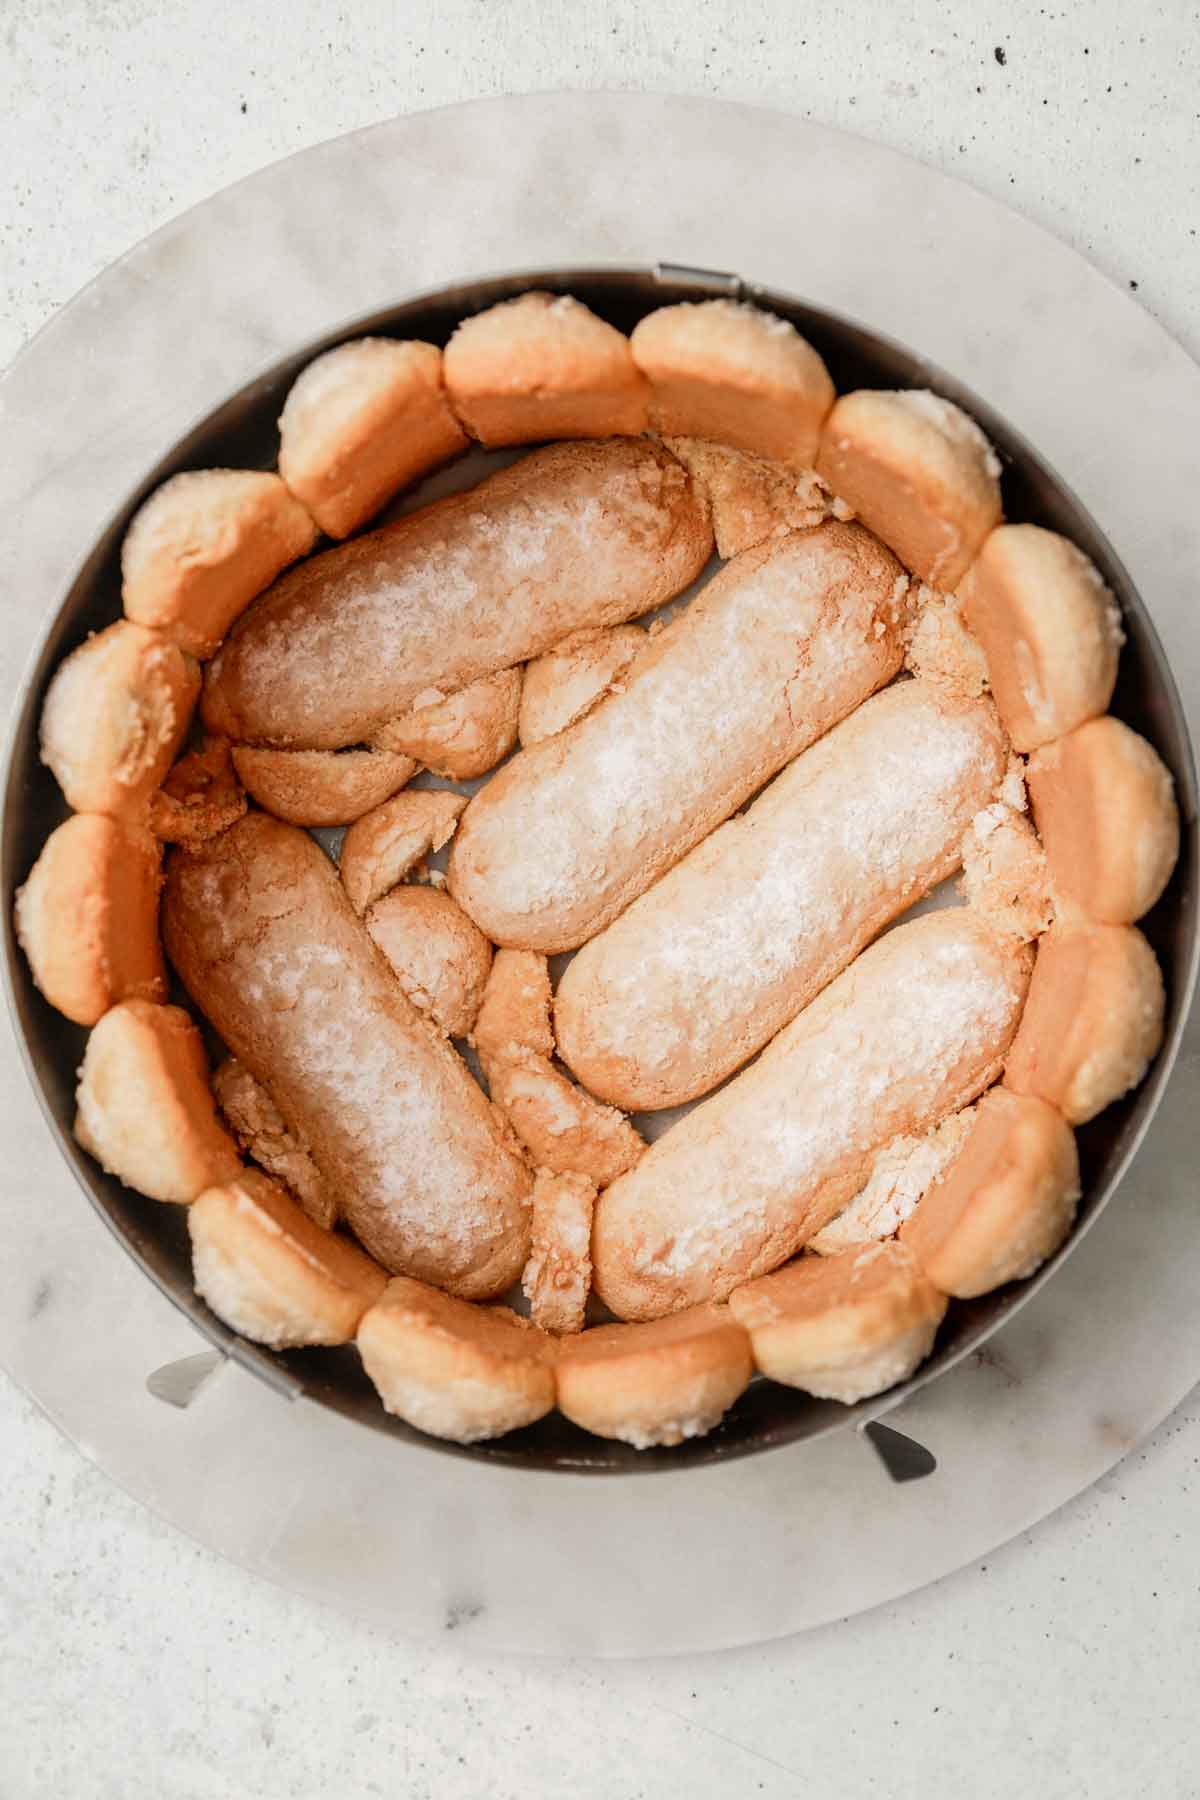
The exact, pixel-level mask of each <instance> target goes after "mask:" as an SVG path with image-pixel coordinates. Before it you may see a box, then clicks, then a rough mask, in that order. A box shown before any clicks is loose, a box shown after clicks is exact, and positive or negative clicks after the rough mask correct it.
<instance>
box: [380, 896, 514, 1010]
mask: <svg viewBox="0 0 1200 1800" xmlns="http://www.w3.org/2000/svg"><path fill="white" fill-rule="evenodd" d="M363 923H364V925H365V926H366V928H367V930H368V931H369V932H370V934H371V940H372V942H373V943H374V944H376V945H377V946H378V947H379V949H380V950H382V951H383V954H384V955H385V956H386V957H387V960H388V962H389V964H390V965H391V969H392V973H393V974H394V975H395V977H396V980H397V981H398V982H399V983H400V986H401V987H402V988H403V989H404V992H405V993H406V994H407V995H408V997H409V999H410V1000H411V1001H412V1003H413V1005H414V1006H415V1007H416V1009H417V1011H418V1012H421V1013H424V1014H425V1016H426V1017H427V1018H429V1019H432V1020H433V1023H434V1024H435V1025H436V1026H437V1028H438V1030H439V1031H440V1032H442V1033H443V1035H444V1036H446V1037H456V1038H457V1037H466V1035H467V1033H468V1032H469V1031H470V1030H471V1028H472V1026H473V1025H474V1023H475V1019H476V1016H477V1015H478V1012H479V1008H480V1004H481V1002H482V1000H483V990H484V987H485V985H486V983H487V978H488V970H489V969H490V968H491V966H492V946H491V945H490V944H489V943H488V941H487V939H486V938H485V937H484V935H483V933H482V931H480V929H479V927H478V926H477V925H473V924H472V923H471V921H470V919H468V917H467V915H466V913H465V912H464V911H463V910H462V907H461V906H459V905H458V904H457V902H456V901H454V900H452V899H451V898H450V896H449V894H443V893H439V891H438V889H437V888H432V887H415V886H413V887H407V886H400V887H394V888H393V889H392V890H391V892H390V893H387V894H385V895H384V896H383V898H382V900H377V901H376V902H375V904H374V906H372V907H371V908H370V909H369V910H368V912H367V913H366V916H365V917H364V919H363Z"/></svg>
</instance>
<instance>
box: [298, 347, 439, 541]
mask: <svg viewBox="0 0 1200 1800" xmlns="http://www.w3.org/2000/svg"><path fill="white" fill-rule="evenodd" d="M466 447H467V437H466V433H465V432H464V431H463V429H462V427H461V426H460V425H459V423H458V421H457V419H456V418H455V417H454V414H453V413H452V412H451V410H450V405H449V402H448V401H447V399H446V391H445V388H444V387H443V385H442V353H441V351H440V350H439V349H438V348H437V347H436V345H434V344H421V343H398V342H396V341H395V340H394V339H393V338H356V339H355V340H354V341H353V342H352V343H349V344H339V345H338V346H337V348H336V349H334V350H327V351H326V352H325V354H324V355H323V356H318V357H317V359H316V361H315V362H311V363H309V365H308V367H307V368H306V369H304V370H303V371H302V372H301V374H300V375H298V376H297V378H296V380H295V381H294V382H293V384H292V386H291V388H290V390H289V392H288V397H287V399H286V400H285V401H284V403H283V412H282V414H281V415H280V419H279V473H280V474H281V475H282V476H283V479H284V481H286V483H287V485H288V487H289V488H290V489H291V491H292V493H293V494H295V495H296V497H297V499H299V500H301V501H303V503H304V505H305V506H306V507H307V508H308V511H309V512H310V513H311V514H312V516H313V518H314V519H315V520H316V521H317V524H318V525H319V526H320V527H321V530H322V531H325V532H328V534H329V536H330V537H334V538H344V537H349V535H350V533H351V532H352V531H357V529H358V527H359V526H360V525H363V524H365V523H366V521H367V520H368V519H369V518H371V517H372V515H373V514H375V513H377V512H378V511H379V509H380V507H381V506H382V505H383V504H384V502H385V501H387V500H390V499H391V497H392V495H393V494H398V493H399V492H400V489H401V488H405V487H408V486H409V485H410V483H412V482H414V481H417V480H419V479H420V477H421V476H422V475H427V474H428V473H429V471H430V470H431V469H436V468H437V467H438V465H439V464H440V463H444V462H448V461H449V460H450V458H451V457H452V456H457V455H458V453H459V451H460V450H465V449H466Z"/></svg>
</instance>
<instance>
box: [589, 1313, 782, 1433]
mask: <svg viewBox="0 0 1200 1800" xmlns="http://www.w3.org/2000/svg"><path fill="white" fill-rule="evenodd" d="M753 1373H754V1365H753V1363H752V1362H751V1360H750V1344H749V1340H748V1339H747V1337H746V1333H745V1332H744V1331H743V1330H742V1328H741V1326H740V1325H739V1324H738V1323H737V1321H736V1320H735V1319H734V1318H733V1317H732V1316H731V1315H730V1312H729V1309H728V1307H725V1306H695V1307H692V1308H691V1310H690V1311H688V1312H681V1313H676V1314H675V1316H674V1317H673V1318H670V1319H656V1320H654V1321H653V1322H652V1323H650V1324H645V1325H597V1326H594V1327H593V1328H592V1329H591V1330H590V1331H584V1332H581V1333H579V1335H578V1336H576V1337H569V1338H564V1339H563V1340H562V1342H561V1343H560V1345H559V1352H558V1361H557V1364H556V1368H555V1374H556V1379H557V1383H558V1409H559V1411H560V1412H561V1413H565V1414H566V1416H567V1418H568V1419H571V1420H573V1421H574V1423H575V1424H576V1425H580V1426H582V1427H583V1429H584V1431H590V1432H593V1433H594V1434H595V1436H596V1437H605V1438H619V1439H620V1441H621V1442H622V1443H625V1444H632V1445H633V1447H634V1448H635V1450H648V1449H650V1448H651V1447H652V1446H653V1445H655V1444H682V1443H683V1442H684V1441H685V1439H687V1438H695V1437H703V1436H704V1435H705V1433H706V1432H709V1431H711V1430H712V1429H713V1427H714V1425H719V1424H720V1422H721V1420H722V1418H723V1417H724V1416H725V1414H726V1413H727V1412H728V1410H729V1408H730V1407H731V1406H732V1405H733V1403H734V1401H735V1400H736V1399H737V1397H738V1395H739V1394H741V1393H742V1392H744V1390H745V1388H746V1387H747V1386H748V1385H749V1381H750V1377H751V1375H752V1374H753Z"/></svg>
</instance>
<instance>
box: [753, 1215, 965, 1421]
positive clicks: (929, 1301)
mask: <svg viewBox="0 0 1200 1800" xmlns="http://www.w3.org/2000/svg"><path fill="white" fill-rule="evenodd" d="M729 1310H730V1312H731V1313H732V1314H733V1316H734V1318H735V1319H737V1320H738V1322H739V1323H740V1324H741V1325H742V1326H744V1327H745V1329H746V1330H747V1331H748V1332H749V1334H750V1344H751V1348H752V1349H753V1352H754V1360H755V1362H756V1363H757V1365H758V1367H759V1368H760V1369H761V1370H762V1372H763V1374H764V1375H769V1376H770V1377H771V1379H772V1381H782V1382H783V1383H785V1385H786V1386H788V1387H798V1388H803V1389H804V1391H805V1392H806V1393H809V1394H815V1395H816V1396H817V1398H818V1399H822V1400H841V1401H842V1402H843V1403H844V1404H845V1405H847V1406H851V1405H853V1404H854V1402H855V1401H856V1400H866V1399H868V1398H869V1397H870V1396H871V1395H872V1394H881V1393H882V1392H883V1391H884V1389H885V1388H890V1387H894V1386H895V1384H896V1382H898V1381H904V1380H906V1379H907V1378H908V1376H910V1375H911V1374H912V1372H913V1370H914V1369H915V1368H916V1367H917V1366H918V1364H920V1363H922V1362H924V1360H925V1358H926V1357H927V1356H928V1355H929V1352H930V1350H931V1349H932V1348H933V1340H934V1338H935V1336H936V1335H937V1328H938V1326H939V1325H940V1324H941V1322H942V1318H943V1316H944V1315H945V1311H946V1296H945V1295H944V1294H941V1293H939V1292H938V1290H937V1289H936V1288H935V1287H934V1285H933V1283H932V1282H931V1281H929V1280H928V1278H927V1277H926V1276H925V1275H924V1274H923V1273H922V1271H921V1266H920V1264H919V1263H918V1261H917V1259H916V1257H915V1256H914V1255H913V1253H912V1251H911V1250H908V1249H906V1248H905V1246H904V1245H903V1244H894V1243H893V1244H860V1245H856V1246H854V1247H852V1248H851V1249H849V1250H843V1251H842V1252H841V1253H840V1254H839V1255H837V1256H821V1257H816V1256H805V1257H802V1258H801V1259H800V1261H799V1262H794V1263H791V1264H789V1266H788V1267H787V1268H786V1269H780V1270H779V1272H778V1274H776V1275H767V1276H764V1277H763V1278H762V1280H760V1281H751V1282H749V1283H748V1284H747V1285H746V1286H745V1287H740V1288H737V1289H736V1290H735V1291H734V1293H733V1294H731V1295H730V1299H729Z"/></svg>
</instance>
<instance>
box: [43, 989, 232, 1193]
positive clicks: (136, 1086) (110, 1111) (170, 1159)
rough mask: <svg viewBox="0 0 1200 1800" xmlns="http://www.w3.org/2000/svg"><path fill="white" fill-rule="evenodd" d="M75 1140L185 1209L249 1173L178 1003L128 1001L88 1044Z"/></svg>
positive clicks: (124, 1177)
mask: <svg viewBox="0 0 1200 1800" xmlns="http://www.w3.org/2000/svg"><path fill="white" fill-rule="evenodd" d="M76 1098H77V1101H78V1108H79V1110H78V1112H77V1114H76V1118H75V1136H76V1138H77V1139H78V1140H79V1142H80V1143H81V1144H82V1145H83V1148H84V1149H85V1150H86V1151H87V1152H88V1153H89V1155H91V1156H94V1157H95V1158H96V1161H97V1162H98V1163H100V1165H101V1166H102V1167H103V1168H105V1169H107V1170H108V1172H109V1174H110V1175H116V1176H117V1177H118V1179H119V1180H121V1181H123V1182H124V1183H125V1185H126V1186H127V1187H131V1188H136V1189H137V1190H138V1192H139V1193H142V1194H146V1195H148V1196H149V1198H150V1199H151V1200H175V1201H179V1202H183V1203H186V1202H187V1201H189V1200H194V1199H195V1198H196V1195H197V1194H199V1193H201V1192H203V1190H204V1189H205V1188H207V1187H214V1186H217V1185H218V1184H220V1183H221V1182H225V1181H233V1180H235V1179H236V1177H237V1176H238V1174H239V1172H240V1170H241V1159H240V1158H239V1156H238V1153H237V1149H236V1146H235V1145H234V1142H233V1139H232V1138H231V1137H230V1136H229V1134H228V1133H227V1132H226V1131H225V1130H224V1129H223V1128H222V1126H221V1125H220V1124H219V1123H218V1121H217V1115H216V1110H215V1108H214V1106H213V1097H212V1094H211V1092H210V1091H209V1086H208V1062H207V1059H206V1057H205V1055H204V1045H203V1044H202V1042H201V1040H200V1033H199V1032H198V1031H197V1029H196V1027H195V1025H193V1023H192V1021H191V1019H189V1017H188V1015H187V1014H186V1013H185V1012H184V1011H183V1009H182V1008H181V1007H178V1006H154V1005H152V1004H151V1003H150V1002H149V1001H147V1000H125V1001H122V1003H121V1005H120V1006H114V1007H112V1008H111V1009H110V1010H109V1011H108V1012H106V1013H105V1015H104V1017H103V1018H102V1019H101V1020H100V1023H99V1024H98V1025H97V1026H95V1028H94V1029H93V1031H92V1034H91V1036H90V1037H89V1038H88V1041H87V1049H86V1050H85V1051H84V1055H83V1065H82V1067H81V1068H80V1071H79V1088H78V1092H77V1095H76Z"/></svg>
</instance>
